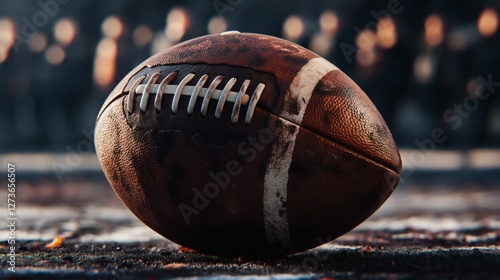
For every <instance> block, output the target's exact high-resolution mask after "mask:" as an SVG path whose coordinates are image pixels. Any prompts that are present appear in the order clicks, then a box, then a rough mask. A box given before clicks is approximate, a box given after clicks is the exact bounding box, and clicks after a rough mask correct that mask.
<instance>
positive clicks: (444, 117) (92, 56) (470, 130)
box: [0, 0, 500, 153]
mask: <svg viewBox="0 0 500 280" xmlns="http://www.w3.org/2000/svg"><path fill="white" fill-rule="evenodd" d="M499 12H500V2H499V1H403V0H401V1H398V0H381V1H360V0H341V1H327V0H322V1H298V0H289V1H280V2H278V1H262V0H258V1H255V0H252V1H251V0H214V1H212V0H211V1H168V2H167V1H159V0H156V1H117V0H116V1H95V0H93V1H77V0H39V1H28V0H2V1H1V2H0V153H11V152H33V151H36V152H40V151H42V152H68V151H67V149H66V147H68V146H69V147H76V145H77V143H78V142H79V141H81V140H82V139H85V138H86V135H85V133H84V132H83V131H91V130H92V129H93V128H94V123H95V118H96V115H97V113H98V111H99V109H100V107H101V105H102V103H103V101H104V100H105V99H106V97H107V95H108V94H109V92H110V91H111V90H112V89H113V87H114V86H115V85H116V83H117V82H118V81H119V80H120V79H121V78H122V77H123V76H124V75H126V74H127V73H128V72H129V71H130V70H131V69H132V68H134V67H135V65H137V64H138V63H140V62H142V61H143V60H144V59H146V58H147V57H149V56H150V55H152V54H154V53H156V52H158V51H159V50H161V49H163V48H166V47H169V46H171V45H174V44H176V43H177V42H180V41H184V40H188V39H190V38H194V37H197V36H201V35H205V34H209V33H218V32H222V31H225V30H239V31H241V32H255V33H264V34H269V35H274V36H278V37H283V38H286V39H288V40H291V41H295V42H297V43H299V44H301V45H303V46H305V47H307V48H309V49H311V50H313V51H315V52H317V53H318V54H320V55H322V56H324V57H325V58H327V59H328V60H330V61H331V62H332V63H334V64H335V65H337V66H338V67H339V68H340V69H342V70H343V71H344V72H345V73H346V74H347V75H349V76H350V77H351V78H352V79H353V80H355V81H356V82H357V83H358V84H359V85H360V86H361V88H363V89H364V90H365V92H366V93H367V94H368V96H369V97H370V98H371V99H372V100H373V102H374V103H375V104H376V106H377V107H378V108H379V110H380V112H381V113H382V115H383V117H384V118H385V120H386V122H387V123H388V125H389V127H390V128H391V131H392V132H393V135H394V137H395V139H396V141H397V143H398V144H399V146H400V147H403V148H410V149H421V150H422V149H425V145H423V147H424V148H422V147H420V146H419V144H418V143H426V142H422V141H424V140H425V139H432V137H433V134H434V131H435V129H439V130H441V129H442V131H444V134H443V133H441V135H444V136H446V137H445V138H446V140H444V141H439V142H436V141H434V145H435V148H436V149H458V150H467V149H472V148H498V147H500V98H499V92H500V90H499V89H500V68H499V67H498V66H497V65H498V63H499V62H500V36H499V33H500V32H499V31H498V25H499V17H498V15H499ZM440 139H444V138H440ZM419 141H420V142H419ZM441 142H442V143H441ZM427 143H428V142H427ZM429 147H430V146H429Z"/></svg>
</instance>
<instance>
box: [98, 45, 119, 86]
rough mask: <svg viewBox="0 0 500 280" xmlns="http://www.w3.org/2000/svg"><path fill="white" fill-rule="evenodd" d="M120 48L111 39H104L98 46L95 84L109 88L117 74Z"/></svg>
mask: <svg viewBox="0 0 500 280" xmlns="http://www.w3.org/2000/svg"><path fill="white" fill-rule="evenodd" d="M117 55H118V46H117V44H116V41H115V40H113V39H111V38H103V39H102V40H101V41H100V42H99V44H97V49H96V57H95V59H94V82H95V83H96V84H97V85H98V86H101V87H106V86H109V85H110V84H111V83H112V82H113V80H114V78H115V74H116V57H117Z"/></svg>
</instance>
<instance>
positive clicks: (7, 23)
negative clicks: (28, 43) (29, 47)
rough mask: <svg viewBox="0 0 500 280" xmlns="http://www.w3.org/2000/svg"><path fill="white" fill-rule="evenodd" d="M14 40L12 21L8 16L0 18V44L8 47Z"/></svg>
mask: <svg viewBox="0 0 500 280" xmlns="http://www.w3.org/2000/svg"><path fill="white" fill-rule="evenodd" d="M14 40H15V26H14V22H13V21H12V20H11V19H9V18H1V19H0V45H1V46H3V47H5V48H6V49H9V48H10V47H11V46H12V44H14Z"/></svg>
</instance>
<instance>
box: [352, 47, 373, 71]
mask: <svg viewBox="0 0 500 280" xmlns="http://www.w3.org/2000/svg"><path fill="white" fill-rule="evenodd" d="M375 58H376V56H375V50H374V49H368V50H359V51H358V52H357V53H356V61H357V62H358V64H359V65H361V66H364V67H368V66H371V65H373V63H374V62H375Z"/></svg>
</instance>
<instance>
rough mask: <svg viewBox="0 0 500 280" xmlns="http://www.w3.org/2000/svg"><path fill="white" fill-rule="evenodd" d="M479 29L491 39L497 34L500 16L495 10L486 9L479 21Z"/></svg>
mask: <svg viewBox="0 0 500 280" xmlns="http://www.w3.org/2000/svg"><path fill="white" fill-rule="evenodd" d="M477 29H478V30H479V33H480V34H481V35H482V36H484V37H490V36H492V35H493V34H495V33H496V32H497V29H498V14H497V12H496V11H495V10H493V9H485V10H484V11H483V12H482V13H481V15H480V16H479V19H478V20H477Z"/></svg>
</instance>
